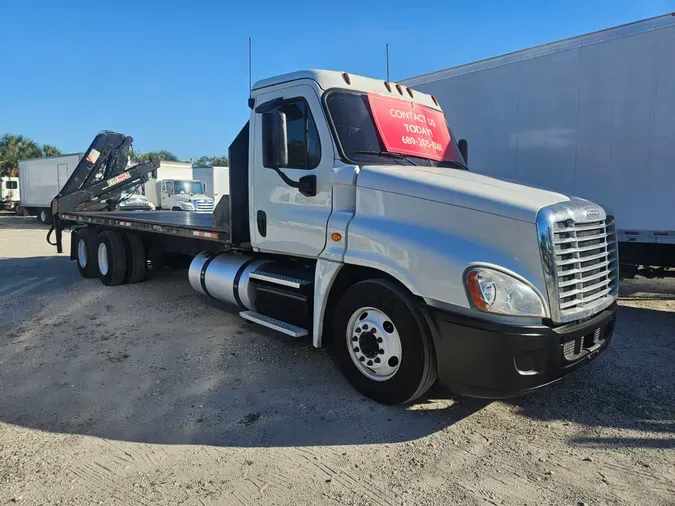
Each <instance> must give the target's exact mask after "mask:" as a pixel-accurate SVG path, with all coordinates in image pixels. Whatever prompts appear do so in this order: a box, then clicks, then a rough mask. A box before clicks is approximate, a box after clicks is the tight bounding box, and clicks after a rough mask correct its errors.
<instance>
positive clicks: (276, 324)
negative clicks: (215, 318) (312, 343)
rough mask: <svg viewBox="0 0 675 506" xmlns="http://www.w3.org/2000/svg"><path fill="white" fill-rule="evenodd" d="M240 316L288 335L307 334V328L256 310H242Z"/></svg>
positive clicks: (300, 335) (302, 335)
mask: <svg viewBox="0 0 675 506" xmlns="http://www.w3.org/2000/svg"><path fill="white" fill-rule="evenodd" d="M251 277H252V276H251ZM239 316H241V317H242V318H243V319H244V320H248V321H250V322H253V323H257V324H259V325H262V326H263V327H267V328H268V329H272V330H276V331H278V332H281V333H282V334H286V335H287V336H291V337H304V336H306V335H307V330H305V329H303V328H300V327H296V326H295V325H293V324H290V323H286V322H282V321H281V320H277V319H275V318H271V317H269V316H265V315H263V314H260V313H256V312H255V311H242V312H241V313H239Z"/></svg>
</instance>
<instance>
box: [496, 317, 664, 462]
mask: <svg viewBox="0 0 675 506" xmlns="http://www.w3.org/2000/svg"><path fill="white" fill-rule="evenodd" d="M674 328H675V313H672V312H664V311H658V310H653V309H645V308H635V307H629V306H622V307H620V309H619V314H618V321H617V326H616V332H615V335H614V339H613V342H612V345H611V346H610V347H609V349H608V350H607V352H606V353H605V354H604V356H601V357H599V358H598V359H597V360H596V361H594V362H593V363H592V364H589V365H588V366H587V367H585V368H584V369H583V370H582V371H579V372H578V373H574V374H572V375H570V376H568V377H566V378H564V379H563V380H562V381H561V382H559V383H557V384H554V385H551V386H549V387H547V388H545V389H542V390H540V391H538V392H537V393H534V394H532V395H529V396H525V397H522V398H518V399H512V400H510V401H508V402H510V403H511V404H512V405H514V406H516V407H517V412H518V413H519V414H521V415H522V416H526V417H529V418H533V419H536V420H540V421H560V422H563V423H564V422H574V423H577V424H581V425H583V426H585V429H584V431H582V434H580V435H578V436H575V437H573V438H572V439H571V440H570V443H572V444H576V445H582V446H593V447H614V446H623V447H639V448H664V449H675V367H673V364H675V334H674V333H673V329H674ZM597 427H603V428H608V427H609V428H617V429H626V430H629V431H631V432H630V433H628V434H627V435H626V434H622V435H621V436H620V437H608V436H606V435H604V436H599V435H598V434H597V431H595V430H594V428H597Z"/></svg>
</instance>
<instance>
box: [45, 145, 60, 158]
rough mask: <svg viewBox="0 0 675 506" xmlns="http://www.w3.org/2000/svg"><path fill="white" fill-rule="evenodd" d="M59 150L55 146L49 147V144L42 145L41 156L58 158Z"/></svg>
mask: <svg viewBox="0 0 675 506" xmlns="http://www.w3.org/2000/svg"><path fill="white" fill-rule="evenodd" d="M60 154H61V150H60V149H59V148H57V147H56V146H50V145H49V144H43V145H42V156H59V155H60Z"/></svg>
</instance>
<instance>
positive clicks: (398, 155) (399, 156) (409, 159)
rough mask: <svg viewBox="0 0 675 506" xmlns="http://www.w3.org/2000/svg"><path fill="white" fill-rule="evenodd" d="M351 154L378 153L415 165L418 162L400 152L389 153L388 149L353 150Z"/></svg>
mask: <svg viewBox="0 0 675 506" xmlns="http://www.w3.org/2000/svg"><path fill="white" fill-rule="evenodd" d="M352 154H353V155H380V156H388V157H389V158H396V159H397V160H405V161H406V162H409V163H411V164H412V165H417V166H419V163H415V160H413V159H411V158H408V157H407V156H405V155H402V154H400V153H391V152H389V151H353V152H352Z"/></svg>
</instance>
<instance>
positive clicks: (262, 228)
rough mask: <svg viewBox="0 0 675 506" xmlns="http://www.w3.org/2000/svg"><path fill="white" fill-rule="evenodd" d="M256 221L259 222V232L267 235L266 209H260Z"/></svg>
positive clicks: (264, 235)
mask: <svg viewBox="0 0 675 506" xmlns="http://www.w3.org/2000/svg"><path fill="white" fill-rule="evenodd" d="M256 221H257V222H258V233H259V234H260V235H261V236H263V237H266V236H267V214H266V213H265V211H258V213H257V215H256Z"/></svg>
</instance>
